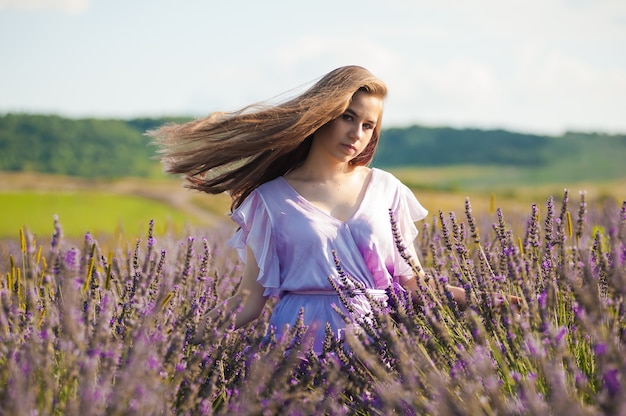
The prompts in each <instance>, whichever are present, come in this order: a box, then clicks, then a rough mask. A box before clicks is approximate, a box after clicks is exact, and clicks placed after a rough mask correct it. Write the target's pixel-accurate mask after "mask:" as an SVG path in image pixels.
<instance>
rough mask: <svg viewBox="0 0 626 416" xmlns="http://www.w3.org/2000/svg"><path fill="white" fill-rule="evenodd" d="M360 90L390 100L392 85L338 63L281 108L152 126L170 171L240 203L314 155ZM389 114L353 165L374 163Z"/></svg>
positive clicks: (252, 108) (256, 107) (190, 184)
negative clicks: (318, 135)
mask: <svg viewBox="0 0 626 416" xmlns="http://www.w3.org/2000/svg"><path fill="white" fill-rule="evenodd" d="M357 91H364V92H366V93H368V94H372V95H374V96H376V97H380V98H381V99H384V98H385V97H386V95H387V87H386V86H385V84H384V83H383V82H382V81H381V80H379V79H378V78H376V77H375V76H374V75H372V74H371V73H370V72H369V71H368V70H366V69H365V68H362V67H359V66H345V67H341V68H337V69H335V70H333V71H331V72H329V73H328V74H326V75H325V76H323V77H322V78H321V79H320V80H319V81H317V82H316V83H315V84H314V85H313V86H312V87H310V88H309V89H308V90H306V91H305V92H304V93H302V94H301V95H299V96H297V97H296V98H293V99H291V100H288V101H286V102H284V103H282V104H277V105H273V106H261V105H253V106H249V107H245V108H244V109H242V110H239V111H236V112H232V113H212V114H210V115H209V116H208V117H205V118H202V119H197V120H194V121H191V122H188V123H184V124H166V125H164V126H162V127H160V128H158V129H156V130H152V131H149V132H148V135H150V136H153V137H154V138H155V143H156V144H157V145H158V146H159V150H158V155H159V156H160V158H161V162H162V163H163V165H164V170H165V172H167V173H172V174H184V175H185V177H186V180H187V184H186V186H187V187H188V188H191V189H197V190H200V191H203V192H207V193H210V194H218V193H222V192H225V191H228V192H229V193H230V195H231V197H232V198H233V203H232V206H231V209H235V208H237V207H238V206H239V205H240V204H241V203H242V202H243V200H244V199H245V198H246V197H247V196H248V195H249V194H250V193H251V192H252V191H253V190H254V189H255V188H257V187H258V186H259V185H261V184H263V183H265V182H268V181H270V180H272V179H275V178H277V177H278V176H281V175H284V174H285V173H287V172H289V171H290V170H292V169H294V168H295V167H297V166H299V165H300V164H302V162H304V160H305V159H306V157H307V155H308V152H309V148H310V146H311V141H312V140H313V135H314V134H315V132H316V131H317V130H318V129H319V128H320V127H322V126H323V125H324V124H326V123H328V122H330V121H332V120H334V119H335V118H337V117H339V116H340V115H341V114H343V113H344V111H345V110H346V109H347V108H348V106H349V105H350V102H351V100H352V97H353V96H354V94H355V93H356V92H357ZM381 118H382V112H381V114H380V116H379V120H378V122H377V123H376V127H375V129H374V133H373V135H372V138H371V140H370V142H369V144H368V146H367V147H366V148H365V150H364V151H363V152H362V153H361V154H359V155H358V156H357V157H355V158H354V159H353V160H351V161H350V163H352V164H354V165H368V164H369V163H370V162H371V161H372V158H373V157H374V153H375V151H376V147H377V146H378V138H379V136H380V128H381V122H382V120H381Z"/></svg>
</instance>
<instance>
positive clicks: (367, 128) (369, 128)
mask: <svg viewBox="0 0 626 416" xmlns="http://www.w3.org/2000/svg"><path fill="white" fill-rule="evenodd" d="M363 128H364V129H366V130H373V129H374V125H373V124H372V123H364V124H363Z"/></svg>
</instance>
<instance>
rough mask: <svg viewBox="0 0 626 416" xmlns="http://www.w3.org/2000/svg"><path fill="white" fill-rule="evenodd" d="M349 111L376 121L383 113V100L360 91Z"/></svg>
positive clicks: (356, 94)
mask: <svg viewBox="0 0 626 416" xmlns="http://www.w3.org/2000/svg"><path fill="white" fill-rule="evenodd" d="M347 110H349V111H352V112H354V113H356V114H357V115H358V116H360V117H362V118H365V119H368V120H371V121H376V120H378V118H379V116H380V113H381V112H382V111H383V100H382V98H380V97H377V96H375V95H372V94H368V93H366V92H363V91H358V92H357V93H355V94H354V95H353V96H352V100H351V101H350V104H349V105H348V108H347Z"/></svg>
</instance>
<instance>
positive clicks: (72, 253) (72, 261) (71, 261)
mask: <svg viewBox="0 0 626 416" xmlns="http://www.w3.org/2000/svg"><path fill="white" fill-rule="evenodd" d="M77 257H78V250H76V249H75V248H71V249H69V250H68V251H67V252H66V253H65V257H64V258H63V262H64V263H65V266H66V267H67V268H69V269H72V270H73V269H76V268H77V267H78V264H77V262H76V258H77Z"/></svg>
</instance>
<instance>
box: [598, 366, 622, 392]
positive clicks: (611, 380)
mask: <svg viewBox="0 0 626 416" xmlns="http://www.w3.org/2000/svg"><path fill="white" fill-rule="evenodd" d="M602 379H603V380H604V386H605V387H606V389H607V390H608V392H609V395H610V396H611V397H615V396H616V395H617V394H618V393H619V391H620V390H621V387H622V386H621V384H620V382H619V371H618V370H617V369H616V368H614V369H612V370H609V371H607V372H605V373H604V375H603V376H602Z"/></svg>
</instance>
